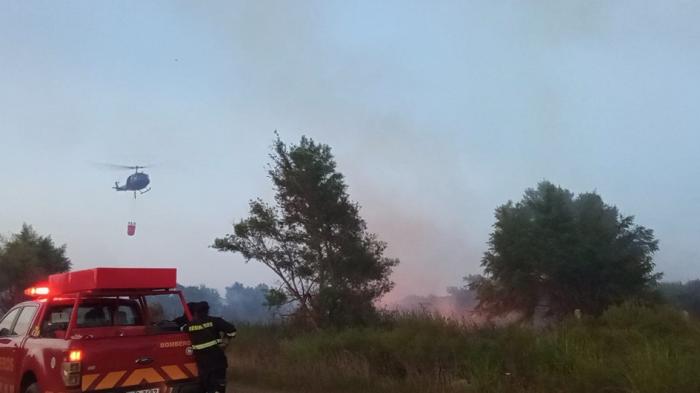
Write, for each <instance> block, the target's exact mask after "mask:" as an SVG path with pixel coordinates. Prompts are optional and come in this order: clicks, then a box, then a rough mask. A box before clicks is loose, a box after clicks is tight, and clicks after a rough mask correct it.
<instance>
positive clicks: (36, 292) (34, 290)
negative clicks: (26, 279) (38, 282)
mask: <svg viewBox="0 0 700 393" xmlns="http://www.w3.org/2000/svg"><path fill="white" fill-rule="evenodd" d="M50 292H51V291H50V290H49V287H31V288H27V289H25V290H24V294H25V295H27V296H31V297H36V296H47V295H48V294H49V293H50Z"/></svg>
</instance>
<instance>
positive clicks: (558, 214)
mask: <svg viewBox="0 0 700 393" xmlns="http://www.w3.org/2000/svg"><path fill="white" fill-rule="evenodd" d="M488 244H489V250H488V251H487V252H486V253H485V254H484V258H483V260H482V266H483V267H484V271H485V275H486V277H485V278H484V279H481V280H478V281H476V282H474V283H473V284H472V285H471V287H472V288H473V289H476V290H477V291H478V295H479V300H480V304H479V307H480V308H481V309H482V310H486V311H490V312H494V313H498V312H504V311H509V310H517V311H520V312H522V313H524V315H525V316H532V314H533V312H534V311H535V309H536V308H537V307H538V306H542V307H544V308H546V309H548V314H549V315H552V316H562V315H564V314H566V313H569V312H572V311H573V310H575V309H581V310H582V311H583V312H585V313H590V314H595V315H597V314H600V313H601V312H603V311H604V310H605V309H606V308H607V307H608V306H609V305H611V304H615V303H619V302H621V301H623V300H625V299H628V298H635V297H637V298H639V297H645V296H646V295H647V294H648V293H650V292H651V289H652V288H653V287H654V286H655V284H656V282H657V280H658V278H659V277H660V274H654V273H653V270H654V263H653V261H652V255H653V254H654V252H655V251H656V250H657V249H658V241H657V240H655V239H654V234H653V231H652V230H651V229H647V228H644V227H642V226H639V225H635V224H634V219H633V217H632V216H623V215H621V214H620V213H619V212H618V209H617V208H616V207H614V206H610V205H606V204H605V203H604V202H603V200H602V199H601V197H600V196H599V195H598V194H596V193H584V194H579V195H578V196H576V197H574V194H573V193H571V192H570V191H568V190H565V189H562V188H560V187H557V186H554V185H553V184H551V183H549V182H546V181H545V182H542V183H540V184H539V185H538V186H537V188H536V189H528V190H527V191H525V195H524V197H523V199H522V200H521V201H520V202H518V203H513V202H508V203H506V204H505V205H503V206H500V207H499V208H497V209H496V223H495V224H494V231H493V233H492V234H491V237H490V240H489V242H488Z"/></svg>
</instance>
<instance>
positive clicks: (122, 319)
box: [114, 304, 142, 326]
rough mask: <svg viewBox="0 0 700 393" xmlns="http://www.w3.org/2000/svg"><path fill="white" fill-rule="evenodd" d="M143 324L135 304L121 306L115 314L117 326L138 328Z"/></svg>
mask: <svg viewBox="0 0 700 393" xmlns="http://www.w3.org/2000/svg"><path fill="white" fill-rule="evenodd" d="M141 324H142V322H141V317H140V315H139V313H138V311H137V310H136V308H135V306H134V305H133V304H121V305H119V306H118V307H117V309H116V310H115V312H114V325H115V326H136V325H141Z"/></svg>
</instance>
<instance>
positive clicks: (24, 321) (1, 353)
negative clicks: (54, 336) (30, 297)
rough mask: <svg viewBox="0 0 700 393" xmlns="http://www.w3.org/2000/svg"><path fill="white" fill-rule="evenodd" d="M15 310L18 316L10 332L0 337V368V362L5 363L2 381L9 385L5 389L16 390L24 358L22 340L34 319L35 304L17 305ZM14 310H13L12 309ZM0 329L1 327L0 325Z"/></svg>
mask: <svg viewBox="0 0 700 393" xmlns="http://www.w3.org/2000/svg"><path fill="white" fill-rule="evenodd" d="M15 310H17V311H18V316H17V318H16V320H15V321H14V324H13V325H12V328H10V329H9V330H10V333H9V335H8V336H5V337H0V359H2V360H0V369H2V364H1V363H2V362H5V363H7V364H6V365H5V366H7V367H6V369H7V371H6V372H7V376H8V380H7V381H3V383H6V384H9V385H10V386H11V387H10V388H9V389H8V388H6V389H8V390H7V391H8V392H9V391H12V392H16V391H17V384H19V378H20V376H19V372H20V371H22V370H20V365H21V364H22V360H23V359H24V355H25V351H24V348H23V345H22V342H23V341H24V340H25V339H26V338H27V333H28V332H29V328H30V327H31V326H32V322H33V321H34V316H35V315H36V310H37V307H36V306H24V307H21V308H20V307H18V308H16V309H15ZM13 311H14V310H13ZM0 330H2V328H1V327H0Z"/></svg>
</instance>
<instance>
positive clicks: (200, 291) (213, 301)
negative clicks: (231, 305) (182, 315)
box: [178, 284, 224, 315]
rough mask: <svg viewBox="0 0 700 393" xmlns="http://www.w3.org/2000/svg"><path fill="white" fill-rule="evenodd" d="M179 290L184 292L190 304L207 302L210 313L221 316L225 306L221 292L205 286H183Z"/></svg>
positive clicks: (179, 286)
mask: <svg viewBox="0 0 700 393" xmlns="http://www.w3.org/2000/svg"><path fill="white" fill-rule="evenodd" d="M178 288H179V289H180V290H181V291H182V294H183V295H184V296H185V299H187V301H188V302H207V303H209V311H210V313H211V314H212V315H220V314H221V312H222V311H223V308H224V305H223V301H222V300H221V295H220V294H219V291H217V290H216V289H214V288H209V287H207V286H206V285H204V284H200V285H199V286H181V285H178Z"/></svg>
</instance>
